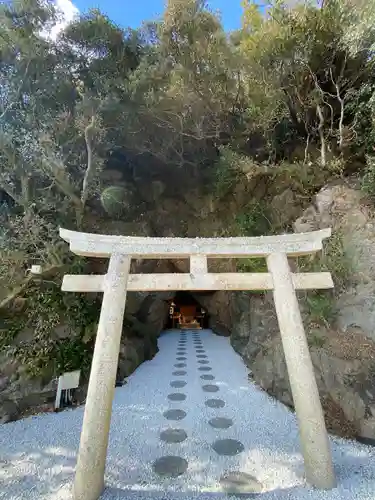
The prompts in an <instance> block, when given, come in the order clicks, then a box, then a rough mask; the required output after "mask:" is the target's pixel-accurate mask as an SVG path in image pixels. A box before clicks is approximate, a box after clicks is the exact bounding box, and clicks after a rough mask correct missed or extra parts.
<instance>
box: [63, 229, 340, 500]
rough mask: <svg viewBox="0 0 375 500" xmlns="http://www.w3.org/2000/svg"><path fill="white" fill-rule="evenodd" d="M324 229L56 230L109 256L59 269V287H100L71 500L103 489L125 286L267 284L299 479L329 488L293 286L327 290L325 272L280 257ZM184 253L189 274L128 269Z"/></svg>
mask: <svg viewBox="0 0 375 500" xmlns="http://www.w3.org/2000/svg"><path fill="white" fill-rule="evenodd" d="M330 235H331V230H330V229H325V230H322V231H315V232H311V233H298V234H284V235H280V236H263V237H257V238H195V239H194V238H143V237H132V236H109V235H108V236H107V235H103V236H102V235H98V234H87V233H79V232H74V231H68V230H65V229H60V236H61V237H62V238H63V239H64V240H65V241H67V242H68V243H69V244H70V249H71V251H72V252H74V253H76V254H77V255H83V256H90V257H107V258H109V267H108V273H107V274H106V275H103V276H99V275H89V276H83V275H78V276H74V275H66V276H65V277H64V280H63V285H62V290H64V291H69V292H103V293H104V296H103V303H102V309H101V314H100V320H99V327H98V333H97V337H96V343H95V350H94V357H93V361H92V367H91V373H90V381H89V387H88V393H87V399H86V407H85V414H84V419H83V425H82V432H81V440H80V447H79V452H78V461H77V469H76V476H75V483H74V500H98V498H99V497H100V495H101V493H102V491H103V488H104V473H105V462H106V457H107V447H108V435H109V428H110V420H111V412H112V401H113V395H114V387H115V379H116V370H117V363H118V356H119V350H120V340H121V332H122V322H123V316H124V310H125V303H126V293H127V292H128V291H150V292H156V291H165V290H175V291H178V290H189V291H199V290H200V291H214V290H228V291H230V290H273V295H274V300H275V307H276V313H277V318H278V321H279V327H280V333H281V338H282V344H283V348H284V353H285V360H286V364H287V368H288V374H289V380H290V385H291V390H292V395H293V401H294V406H295V410H296V416H297V419H298V424H299V430H300V441H301V448H302V454H303V457H304V462H305V470H306V479H307V481H308V482H309V483H311V484H312V485H313V486H315V487H317V488H321V489H330V488H333V487H335V485H336V480H335V475H334V471H333V465H332V457H331V450H330V445H329V439H328V434H327V430H326V426H325V422H324V415H323V410H322V406H321V403H320V399H319V393H318V388H317V384H316V380H315V375H314V368H313V365H312V361H311V357H310V353H309V348H308V343H307V338H306V335H305V331H304V328H303V323H302V318H301V313H300V310H299V306H298V301H297V296H296V293H295V290H296V289H303V290H309V289H326V288H332V287H333V282H332V278H331V274H330V273H327V272H322V273H297V274H294V273H292V272H291V271H290V268H289V264H288V256H300V255H308V254H311V253H314V252H318V251H319V250H321V249H322V246H323V243H322V242H323V239H325V238H328V237H329V236H330ZM249 257H264V258H265V259H266V260H267V266H268V271H269V272H268V273H209V272H208V270H207V258H249ZM132 258H134V259H184V258H189V259H190V273H174V274H129V269H130V261H131V259H132Z"/></svg>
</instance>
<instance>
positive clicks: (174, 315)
mask: <svg viewBox="0 0 375 500" xmlns="http://www.w3.org/2000/svg"><path fill="white" fill-rule="evenodd" d="M208 319H209V318H208V314H207V310H206V309H205V308H204V307H202V306H201V305H200V303H199V301H198V300H197V299H196V298H195V297H194V296H193V295H192V293H190V292H185V291H181V292H177V293H176V295H175V296H174V298H173V299H172V300H170V301H169V315H168V322H167V325H166V326H167V328H182V329H185V328H187V329H189V330H200V329H201V328H207V327H208Z"/></svg>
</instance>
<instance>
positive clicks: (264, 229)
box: [236, 201, 271, 236]
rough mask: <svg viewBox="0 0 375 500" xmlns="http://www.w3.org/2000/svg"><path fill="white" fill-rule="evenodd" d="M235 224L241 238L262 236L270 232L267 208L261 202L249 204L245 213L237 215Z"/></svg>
mask: <svg viewBox="0 0 375 500" xmlns="http://www.w3.org/2000/svg"><path fill="white" fill-rule="evenodd" d="M236 223H237V226H238V229H239V233H240V235H241V236H262V235H266V234H269V233H270V230H271V223H270V220H269V218H268V214H267V208H266V205H265V204H264V203H262V202H256V201H255V202H252V203H249V204H248V205H247V207H246V211H244V212H242V213H240V214H238V215H237V217H236Z"/></svg>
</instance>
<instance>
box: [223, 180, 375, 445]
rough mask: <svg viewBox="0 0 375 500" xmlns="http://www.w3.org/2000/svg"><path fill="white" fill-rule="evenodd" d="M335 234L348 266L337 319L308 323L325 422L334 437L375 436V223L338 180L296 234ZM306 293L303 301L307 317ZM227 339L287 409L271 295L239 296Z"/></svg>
mask: <svg viewBox="0 0 375 500" xmlns="http://www.w3.org/2000/svg"><path fill="white" fill-rule="evenodd" d="M324 227H332V228H333V230H334V231H336V232H337V231H340V233H341V234H342V238H343V244H344V249H345V251H346V252H347V253H348V254H349V255H350V257H351V262H352V263H353V269H352V270H351V276H348V286H347V287H345V288H344V289H340V290H339V291H337V293H336V294H335V296H334V302H335V304H334V305H335V313H336V315H335V317H336V320H335V321H334V322H333V323H332V324H331V325H330V326H328V325H327V326H322V325H320V326H319V328H318V329H317V328H306V330H307V335H308V341H309V345H310V352H311V357H312V361H313V365H314V368H315V375H316V379H317V383H318V387H319V392H320V395H321V399H322V401H323V406H324V410H325V413H326V421H327V424H328V427H329V429H330V430H331V431H333V432H335V433H337V434H338V435H343V436H350V437H359V438H364V439H371V438H372V439H374V436H375V342H374V340H375V334H374V332H375V316H374V314H375V297H374V293H373V290H374V289H375V274H374V264H375V251H374V248H375V247H374V239H375V225H374V219H373V216H372V211H371V210H370V209H369V208H368V206H367V205H366V202H365V200H364V199H363V197H362V195H361V192H360V191H359V190H358V189H356V188H355V187H353V186H351V185H348V184H345V183H340V184H336V185H333V186H328V187H326V188H324V189H322V190H321V191H320V192H319V193H318V195H317V196H316V199H315V200H314V204H313V205H312V206H311V207H309V208H308V209H307V210H306V211H305V212H304V214H303V216H302V217H301V218H300V219H298V220H297V221H296V224H295V230H296V231H312V230H315V229H321V228H324ZM305 305H306V304H305V302H304V300H303V297H301V299H300V306H301V310H302V312H303V316H304V317H305V324H306V323H307V321H306V307H305ZM237 309H238V311H237V314H236V318H237V320H236V322H235V324H234V325H233V334H232V344H233V346H234V348H235V349H236V350H237V351H238V352H239V353H240V354H241V355H242V356H243V358H244V359H245V361H246V362H247V364H248V366H249V367H250V369H251V371H252V376H253V378H254V380H255V381H256V382H257V383H258V384H259V385H260V386H261V387H262V388H263V389H265V390H266V391H268V392H269V393H270V394H272V395H273V396H275V397H276V398H277V399H279V400H280V401H282V402H283V403H285V404H286V405H288V406H290V407H292V406H293V400H292V395H291V390H290V385H289V379H288V373H287V368H286V364H285V358H284V353H283V348H282V343H281V337H280V334H279V328H278V324H277V318H276V313H275V309H274V305H273V299H272V294H270V293H266V294H264V295H263V294H261V295H251V294H242V295H241V296H239V297H238V299H237Z"/></svg>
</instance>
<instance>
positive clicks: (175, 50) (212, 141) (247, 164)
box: [0, 0, 375, 370]
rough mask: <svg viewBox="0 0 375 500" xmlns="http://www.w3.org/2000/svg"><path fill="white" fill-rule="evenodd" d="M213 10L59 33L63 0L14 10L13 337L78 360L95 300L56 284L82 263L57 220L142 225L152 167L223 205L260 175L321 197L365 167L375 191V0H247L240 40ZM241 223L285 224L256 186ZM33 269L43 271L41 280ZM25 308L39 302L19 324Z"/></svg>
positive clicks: (4, 18)
mask: <svg viewBox="0 0 375 500" xmlns="http://www.w3.org/2000/svg"><path fill="white" fill-rule="evenodd" d="M204 4H205V2H204V1H202V0H169V1H168V5H167V7H166V10H165V12H164V15H163V18H162V19H160V21H158V22H153V23H145V24H144V25H143V26H142V27H141V28H139V29H138V30H131V29H123V28H120V27H118V26H116V25H115V24H114V23H113V22H112V21H111V20H110V19H108V18H107V17H106V16H104V15H103V14H101V13H100V12H99V11H97V10H93V11H91V12H89V13H86V14H82V15H81V16H80V17H79V18H78V19H77V20H76V21H75V22H73V23H72V24H70V25H69V26H67V27H66V29H64V30H63V31H61V32H59V33H58V35H57V36H52V35H51V30H52V27H53V26H54V25H55V24H56V22H57V21H58V19H59V13H58V12H57V11H56V9H55V8H54V5H53V3H46V2H44V1H42V0H17V1H16V0H14V1H11V2H7V3H5V4H2V5H1V6H0V81H1V84H0V190H1V191H0V196H1V199H0V201H1V207H0V208H1V213H0V217H1V229H0V231H1V235H0V246H1V247H0V308H1V309H2V311H3V313H2V317H3V319H2V322H3V323H2V330H3V332H4V333H3V338H2V340H1V344H2V345H3V346H6V345H8V344H9V342H10V338H9V336H12V335H13V334H16V333H17V332H18V331H20V329H21V328H25V327H30V328H33V329H34V330H35V331H36V332H37V339H38V341H39V344H38V345H37V348H38V349H43V350H45V352H44V356H45V358H43V359H44V361H43V363H44V362H47V361H46V360H47V358H51V357H52V358H53V359H59V360H60V359H63V361H61V362H59V363H60V364H59V363H57V366H55V367H54V369H56V370H60V369H62V367H65V368H66V366H67V364H66V363H65V361H64V359H65V358H66V356H65V352H66V351H67V352H70V351H72V352H74V353H78V355H77V356H76V358H75V359H77V364H79V363H80V360H81V358H82V357H84V356H85V353H86V349H87V343H88V342H90V339H91V337H92V332H93V331H94V330H95V328H94V327H95V322H96V320H97V316H96V315H97V307H95V305H94V307H93V304H92V303H88V302H87V301H86V300H85V299H82V297H80V298H72V297H70V298H69V299H68V298H63V297H61V294H60V293H59V292H58V283H59V276H61V274H62V273H63V272H66V270H67V268H70V267H72V266H75V267H77V266H82V265H84V263H82V262H81V261H77V260H76V259H74V258H73V257H72V256H69V255H68V254H67V250H66V247H65V245H64V244H62V243H61V242H60V241H59V237H58V232H57V230H58V227H59V226H60V225H62V226H65V227H69V228H80V229H82V230H91V231H95V230H97V229H98V227H99V226H98V224H97V221H98V220H100V219H104V220H105V218H106V217H107V218H124V219H126V218H127V219H128V220H133V219H134V218H136V217H137V210H138V208H139V207H138V206H137V189H138V188H139V186H140V183H143V184H144V183H145V182H146V181H145V179H147V175H148V174H149V175H150V176H152V172H154V171H158V172H162V173H163V175H164V178H165V182H166V183H168V182H172V180H173V179H175V177H174V175H173V174H175V172H176V171H178V178H179V182H181V183H182V184H183V185H184V186H185V188H186V189H189V186H192V185H198V186H204V188H203V187H202V189H205V192H206V193H207V192H209V193H212V194H213V196H215V197H216V198H223V199H224V198H225V197H226V196H227V195H228V193H230V192H231V190H233V187H234V186H235V185H236V184H237V183H238V182H239V181H241V178H244V179H245V178H246V179H247V180H249V179H253V178H256V177H257V176H263V177H267V183H268V185H269V186H274V190H273V191H272V189H271V191H272V192H273V193H274V194H276V193H277V192H278V186H280V185H282V184H284V186H285V185H288V186H289V187H291V188H292V189H293V190H294V191H295V193H296V195H297V196H299V197H300V198H301V199H305V200H310V199H311V196H312V195H313V194H314V193H315V192H316V191H317V190H318V189H319V188H320V187H321V186H322V185H323V184H324V183H325V182H327V181H328V180H330V179H332V178H335V177H340V176H344V175H356V176H358V177H360V178H361V179H362V183H363V187H364V189H366V190H367V192H368V193H369V194H370V195H375V154H374V146H375V143H374V139H375V121H374V117H375V71H374V63H375V56H374V50H375V4H374V2H373V1H372V0H357V1H354V0H325V1H324V2H323V3H322V5H319V6H317V5H316V2H303V3H302V2H300V3H297V4H295V2H294V4H293V5H294V6H293V7H290V6H289V5H288V2H285V3H284V2H282V1H274V2H272V4H271V5H270V6H269V8H268V10H267V11H266V12H263V11H262V12H261V11H260V10H259V8H258V7H257V6H256V4H255V3H252V2H250V1H244V2H243V22H242V28H241V29H239V30H238V31H236V32H233V33H230V34H228V33H226V32H225V31H224V29H223V26H222V23H221V21H220V18H219V17H217V16H216V15H215V14H214V13H212V12H210V11H209V10H207V9H206V8H205V5H204ZM353 4H355V5H354V6H355V7H356V8H353ZM108 167H109V168H111V169H116V168H121V169H122V171H123V172H125V176H126V178H127V180H128V184H127V186H126V187H125V186H108V185H107V184H104V183H103V179H104V176H103V172H104V171H105V169H107V168H108ZM236 220H237V221H238V226H239V228H240V230H241V231H242V232H243V234H259V233H260V232H265V231H268V230H271V226H272V223H273V221H272V220H271V219H270V217H269V216H268V214H267V213H266V207H265V206H264V200H262V199H259V196H258V194H257V191H256V189H255V190H254V193H253V199H250V200H249V209H248V210H247V212H245V213H239V214H238V215H237V218H236ZM276 227H277V230H280V229H281V228H282V229H288V222H287V221H283V220H281V221H279V223H278V225H276ZM99 230H100V227H99ZM156 232H157V230H155V233H156ZM31 264H41V265H42V266H43V274H42V275H41V276H40V277H38V278H37V279H36V278H33V277H32V276H31V275H30V274H28V272H27V269H28V268H29V267H30V265H31ZM62 301H63V302H64V307H62ZM17 303H18V304H20V307H21V308H25V307H26V311H27V312H26V314H22V316H21V319H20V321H19V322H17V324H16V323H15V322H14V317H13V313H14V308H15V307H16V304H17ZM25 304H26V306H25ZM9 309H10V310H11V312H9ZM23 310H24V309H23ZM52 311H54V312H55V315H54V314H51V312H52ZM47 312H48V314H47ZM59 312H60V313H61V314H64V315H65V316H66V315H68V316H69V317H71V318H72V319H73V320H74V321H75V324H76V326H78V327H79V328H80V331H81V334H80V336H79V337H78V338H76V339H75V340H74V342H73V341H72V340H71V339H68V340H66V341H64V342H61V341H57V340H53V339H52V338H51V336H50V332H51V329H53V328H55V327H56V325H58V324H59V321H60V317H59ZM9 316H11V318H10V317H9ZM47 317H48V321H46V318H47ZM43 318H44V320H43ZM9 322H10V323H11V325H12V327H11V328H10V327H9V324H10V323H9ZM91 326H92V332H91V330H90V332H91V333H90V332H89V333H88V332H87V328H88V327H91ZM5 332H6V334H5ZM72 342H73V345H72ZM34 348H35V346H34ZM22 349H23V348H22V345H21V347H20V348H18V351H19V353H18V354H19V355H20V356H22V357H23V359H26V360H27V358H28V356H29V353H28V351H24V350H22ZM56 349H57V351H58V353H59V354H58V355H57V354H56ZM64 356H65V358H64ZM68 358H69V356H68ZM69 359H70V358H69ZM43 363H42V364H43ZM68 366H70V365H69V363H68ZM72 367H73V368H74V366H72ZM37 368H38V367H37ZM32 369H33V370H34V369H35V366H33V367H32Z"/></svg>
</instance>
